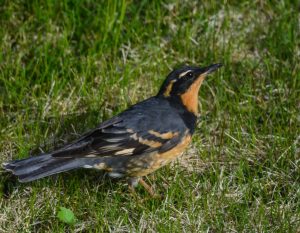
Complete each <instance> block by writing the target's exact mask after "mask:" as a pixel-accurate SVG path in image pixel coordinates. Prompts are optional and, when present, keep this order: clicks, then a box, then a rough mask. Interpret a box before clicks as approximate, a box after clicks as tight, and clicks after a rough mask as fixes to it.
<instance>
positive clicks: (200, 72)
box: [196, 63, 223, 77]
mask: <svg viewBox="0 0 300 233" xmlns="http://www.w3.org/2000/svg"><path fill="white" fill-rule="evenodd" d="M221 66H223V64H221V63H217V64H212V65H210V66H207V67H202V68H199V69H197V70H196V74H197V75H196V76H197V77H200V76H201V77H203V76H204V77H205V76H206V75H208V74H210V73H212V72H214V71H216V70H217V69H219V68H220V67H221Z"/></svg>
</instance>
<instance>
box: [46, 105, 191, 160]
mask: <svg viewBox="0 0 300 233" xmlns="http://www.w3.org/2000/svg"><path fill="white" fill-rule="evenodd" d="M156 101H157V100H152V101H148V102H147V101H146V102H142V103H140V104H138V105H135V106H133V107H132V108H130V109H129V110H127V111H125V112H123V113H121V114H120V115H118V116H116V117H114V118H112V119H110V120H108V121H105V122H103V123H102V124H100V125H99V127H97V128H96V129H94V130H92V131H90V132H89V133H87V134H86V135H84V136H82V137H81V138H80V139H79V140H77V141H76V142H74V143H72V144H69V145H67V146H65V147H63V148H62V149H60V150H57V151H55V152H53V153H52V156H53V157H57V158H59V157H60V158H71V157H73V158H74V157H79V158H82V157H102V156H128V155H138V154H144V153H150V152H154V151H157V152H159V151H160V150H164V149H165V148H166V147H168V148H172V147H175V146H176V145H177V144H178V143H179V142H180V139H181V136H182V135H183V134H184V133H185V131H186V127H185V125H184V123H183V121H182V120H181V118H180V117H179V115H176V113H173V112H172V111H170V109H169V108H168V106H165V104H162V103H156Z"/></svg>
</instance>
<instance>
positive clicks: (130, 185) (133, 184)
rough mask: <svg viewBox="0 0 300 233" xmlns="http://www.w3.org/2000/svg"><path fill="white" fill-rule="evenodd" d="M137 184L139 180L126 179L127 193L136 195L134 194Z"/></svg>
mask: <svg viewBox="0 0 300 233" xmlns="http://www.w3.org/2000/svg"><path fill="white" fill-rule="evenodd" d="M138 183H139V178H136V177H134V178H130V179H128V188H129V191H130V192H131V193H132V194H134V195H136V193H135V187H136V186H137V185H138Z"/></svg>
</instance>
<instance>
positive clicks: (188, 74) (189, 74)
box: [186, 72, 194, 78]
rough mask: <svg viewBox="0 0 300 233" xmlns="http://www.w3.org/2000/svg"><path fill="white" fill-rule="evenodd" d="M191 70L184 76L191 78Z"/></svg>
mask: <svg viewBox="0 0 300 233" xmlns="http://www.w3.org/2000/svg"><path fill="white" fill-rule="evenodd" d="M193 75H194V74H193V72H188V73H187V74H186V77H188V78H191V77H193Z"/></svg>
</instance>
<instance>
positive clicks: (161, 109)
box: [4, 64, 222, 194]
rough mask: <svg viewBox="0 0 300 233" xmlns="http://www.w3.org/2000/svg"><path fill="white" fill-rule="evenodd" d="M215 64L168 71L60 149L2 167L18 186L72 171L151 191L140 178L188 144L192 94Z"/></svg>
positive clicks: (194, 100) (195, 107)
mask: <svg viewBox="0 0 300 233" xmlns="http://www.w3.org/2000/svg"><path fill="white" fill-rule="evenodd" d="M221 66H222V65H221V64H213V65H210V66H207V67H204V68H200V67H194V66H185V67H182V68H180V69H176V70H174V71H172V72H171V73H170V74H169V75H168V77H167V78H166V80H165V81H164V82H163V84H162V86H161V88H160V90H159V92H158V94H157V95H156V96H153V97H150V98H148V99H146V100H144V101H142V102H139V103H137V104H135V105H133V106H131V107H130V108H128V109H127V110H125V111H124V112H122V113H120V114H118V115H117V116H115V117H113V118H111V119H109V120H107V121H104V122H103V123H101V124H100V125H99V126H98V127H96V128H95V129H93V130H91V131H89V132H88V133H86V134H85V135H83V136H82V137H81V138H79V139H78V140H76V141H74V142H72V143H70V144H68V145H65V146H64V147H62V148H61V149H58V150H55V151H52V152H49V153H45V154H41V155H38V156H33V157H29V158H25V159H21V160H15V161H11V162H8V163H4V168H5V169H7V170H9V171H11V172H12V173H13V174H14V175H16V176H17V177H18V178H19V181H20V182H28V181H33V180H37V179H40V178H43V177H46V176H50V175H53V174H57V173H60V172H64V171H69V170H72V169H76V168H94V169H99V170H104V171H105V172H107V173H108V175H109V176H110V177H113V178H121V177H127V178H128V181H129V185H130V186H129V187H131V189H133V188H134V187H135V186H136V185H137V184H138V183H140V184H141V185H143V186H144V187H145V188H146V190H147V191H149V192H150V194H153V191H152V189H151V187H150V186H148V185H147V184H146V183H145V182H144V181H143V180H142V177H143V176H146V175H148V174H149V173H152V172H154V171H155V170H157V169H158V168H160V167H162V166H164V165H166V164H168V163H169V162H171V161H172V160H174V159H175V158H177V157H178V156H179V155H181V154H182V153H183V151H184V150H185V149H186V147H187V146H188V145H189V143H190V142H191V138H192V135H193V133H194V131H195V127H196V121H197V115H198V91H199V88H200V86H201V84H202V82H203V80H204V78H205V77H206V75H207V74H209V73H211V72H213V71H215V70H217V69H218V68H219V67H221Z"/></svg>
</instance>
